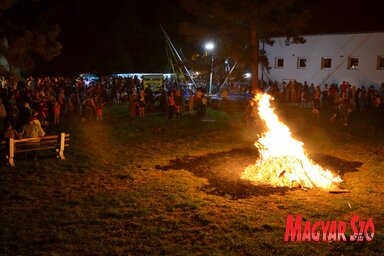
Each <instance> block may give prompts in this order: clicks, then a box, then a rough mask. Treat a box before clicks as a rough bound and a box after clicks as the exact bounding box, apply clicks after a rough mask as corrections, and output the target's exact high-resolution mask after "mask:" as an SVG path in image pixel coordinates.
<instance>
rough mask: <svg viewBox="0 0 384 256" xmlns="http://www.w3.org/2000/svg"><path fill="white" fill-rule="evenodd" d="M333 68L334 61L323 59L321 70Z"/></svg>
mask: <svg viewBox="0 0 384 256" xmlns="http://www.w3.org/2000/svg"><path fill="white" fill-rule="evenodd" d="M331 66H332V59H331V58H327V57H323V58H321V68H331Z"/></svg>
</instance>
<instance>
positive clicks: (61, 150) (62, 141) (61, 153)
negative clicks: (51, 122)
mask: <svg viewBox="0 0 384 256" xmlns="http://www.w3.org/2000/svg"><path fill="white" fill-rule="evenodd" d="M64 148H65V133H61V134H60V148H59V149H58V152H59V154H58V158H60V159H61V160H65V156H64Z"/></svg>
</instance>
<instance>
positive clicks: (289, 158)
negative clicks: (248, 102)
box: [241, 94, 342, 189]
mask: <svg viewBox="0 0 384 256" xmlns="http://www.w3.org/2000/svg"><path fill="white" fill-rule="evenodd" d="M254 100H255V101H257V102H258V113H259V116H260V118H261V119H262V120H263V121H264V122H265V124H266V126H267V128H268V131H267V132H265V133H264V134H263V135H262V136H261V137H260V138H259V140H258V141H256V142H255V146H256V147H257V148H258V150H259V153H260V158H259V159H258V160H257V162H256V164H255V165H252V166H248V167H247V168H246V169H245V170H244V171H243V174H242V176H241V178H242V179H246V180H250V181H253V182H257V183H262V184H271V185H273V186H278V187H294V186H301V187H302V188H313V187H314V186H316V187H319V188H323V189H331V188H332V186H333V185H334V183H338V182H341V181H342V179H341V178H340V177H339V176H334V175H333V174H332V173H331V172H330V171H329V170H326V169H323V168H322V167H321V166H319V165H317V164H314V163H313V162H312V160H310V159H309V158H308V157H307V156H306V153H305V151H304V148H303V146H304V143H303V142H301V141H298V140H295V139H294V138H292V136H291V132H290V130H289V128H288V127H287V126H286V125H285V124H284V123H282V122H281V121H280V120H279V118H278V116H277V115H276V113H275V112H274V109H273V108H272V107H271V105H270V100H273V98H272V97H271V96H270V95H268V94H257V95H256V96H255V99H254Z"/></svg>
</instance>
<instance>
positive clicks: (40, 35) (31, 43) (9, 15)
mask: <svg viewBox="0 0 384 256" xmlns="http://www.w3.org/2000/svg"><path fill="white" fill-rule="evenodd" d="M37 2H38V1H36V0H35V1H30V2H28V3H27V4H30V5H34V4H37ZM18 4H20V5H18ZM23 4H25V3H24V2H23V3H18V2H17V0H1V1H0V21H1V22H2V24H3V26H2V27H1V30H0V38H2V39H3V40H4V43H3V44H2V47H1V48H0V54H1V55H3V56H5V57H6V59H7V61H8V63H9V64H10V65H11V66H14V67H17V68H19V69H20V71H22V72H25V71H28V70H30V69H31V68H33V66H34V62H35V59H36V58H42V59H43V60H45V61H50V60H52V59H53V58H54V57H56V56H58V55H60V53H61V50H62V45H61V44H60V42H58V36H59V34H60V27H59V26H58V25H57V24H53V25H48V26H47V25H44V24H43V23H39V22H37V21H36V20H35V19H34V18H31V20H24V19H21V20H22V21H19V20H20V17H21V15H22V14H20V13H18V8H21V9H22V8H27V7H26V6H23ZM31 21H33V22H31Z"/></svg>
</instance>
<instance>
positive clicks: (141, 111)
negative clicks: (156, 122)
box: [137, 90, 146, 117]
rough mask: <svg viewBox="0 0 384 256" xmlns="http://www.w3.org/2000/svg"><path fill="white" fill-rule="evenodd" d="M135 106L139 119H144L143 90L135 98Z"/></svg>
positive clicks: (144, 103)
mask: <svg viewBox="0 0 384 256" xmlns="http://www.w3.org/2000/svg"><path fill="white" fill-rule="evenodd" d="M137 105H138V108H139V117H144V114H145V106H146V102H145V94H144V90H140V92H139V96H138V97H137Z"/></svg>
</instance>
